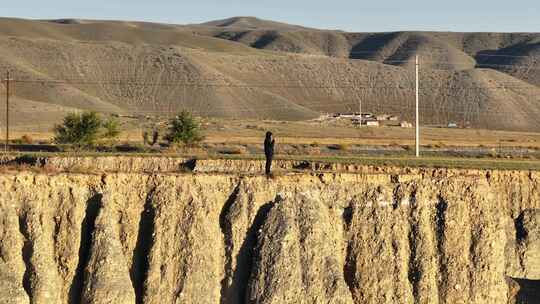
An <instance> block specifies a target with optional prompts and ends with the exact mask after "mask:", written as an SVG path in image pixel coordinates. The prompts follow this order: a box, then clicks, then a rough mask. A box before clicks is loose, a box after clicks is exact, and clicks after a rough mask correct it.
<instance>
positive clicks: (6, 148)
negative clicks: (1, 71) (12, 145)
mask: <svg viewBox="0 0 540 304" xmlns="http://www.w3.org/2000/svg"><path fill="white" fill-rule="evenodd" d="M10 80H11V79H9V71H7V73H6V142H5V144H4V150H5V152H7V151H8V147H9V81H10Z"/></svg>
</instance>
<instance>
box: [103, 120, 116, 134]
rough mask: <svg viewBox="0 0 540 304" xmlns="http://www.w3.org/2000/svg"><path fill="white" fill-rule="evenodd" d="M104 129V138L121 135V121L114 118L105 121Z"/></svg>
mask: <svg viewBox="0 0 540 304" xmlns="http://www.w3.org/2000/svg"><path fill="white" fill-rule="evenodd" d="M103 129H104V131H103V137H104V138H108V139H115V138H116V137H118V135H120V123H119V122H118V120H116V119H114V118H111V119H109V120H107V121H105V122H103Z"/></svg>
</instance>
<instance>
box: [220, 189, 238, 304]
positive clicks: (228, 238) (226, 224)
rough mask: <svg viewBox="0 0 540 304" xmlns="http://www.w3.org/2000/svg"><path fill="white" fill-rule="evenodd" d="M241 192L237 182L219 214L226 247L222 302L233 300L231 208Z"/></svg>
mask: <svg viewBox="0 0 540 304" xmlns="http://www.w3.org/2000/svg"><path fill="white" fill-rule="evenodd" d="M239 192H240V184H237V185H236V187H235V188H234V190H233V192H232V193H231V194H230V195H229V198H228V199H227V201H225V204H224V205H223V208H222V209H221V213H220V214H219V228H220V230H221V234H222V235H223V242H224V249H225V255H224V256H225V263H224V270H225V271H224V276H223V279H222V280H221V300H220V302H221V304H226V303H229V302H230V301H231V300H230V299H229V298H230V297H231V296H230V295H229V293H230V291H229V289H230V287H229V285H230V283H229V281H230V280H231V279H232V272H233V269H232V259H233V256H232V254H233V246H234V244H233V243H234V241H233V236H232V234H233V231H232V223H231V219H230V216H231V214H230V213H231V209H232V207H233V205H234V203H235V202H236V200H237V199H238V193H239ZM231 284H232V283H231Z"/></svg>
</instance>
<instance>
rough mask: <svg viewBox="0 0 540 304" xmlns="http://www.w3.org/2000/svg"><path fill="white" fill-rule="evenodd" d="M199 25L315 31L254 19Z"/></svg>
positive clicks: (233, 18) (235, 19) (246, 18)
mask: <svg viewBox="0 0 540 304" xmlns="http://www.w3.org/2000/svg"><path fill="white" fill-rule="evenodd" d="M200 25H203V26H213V27H220V28H226V29H240V30H264V29H266V30H315V29H310V28H307V27H303V26H299V25H292V24H287V23H281V22H276V21H270V20H264V19H259V18H256V17H232V18H227V19H222V20H215V21H209V22H205V23H201V24H200Z"/></svg>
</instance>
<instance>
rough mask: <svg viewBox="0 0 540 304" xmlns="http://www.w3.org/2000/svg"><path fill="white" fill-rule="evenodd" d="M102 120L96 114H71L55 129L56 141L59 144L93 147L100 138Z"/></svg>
mask: <svg viewBox="0 0 540 304" xmlns="http://www.w3.org/2000/svg"><path fill="white" fill-rule="evenodd" d="M101 125H102V122H101V118H99V116H98V115H97V113H95V112H84V113H81V114H79V113H70V114H68V115H67V116H66V117H64V121H63V122H62V124H60V125H56V126H55V127H54V141H55V142H56V143H58V144H76V145H79V146H92V145H94V143H95V142H96V140H97V139H98V137H99V130H100V128H101Z"/></svg>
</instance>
